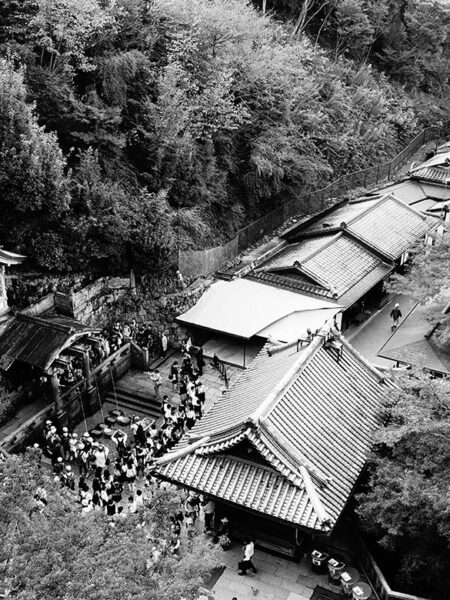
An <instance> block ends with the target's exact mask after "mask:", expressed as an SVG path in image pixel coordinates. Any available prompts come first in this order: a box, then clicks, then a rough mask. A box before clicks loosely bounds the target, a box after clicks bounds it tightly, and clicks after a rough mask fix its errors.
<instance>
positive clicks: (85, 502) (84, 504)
mask: <svg viewBox="0 0 450 600" xmlns="http://www.w3.org/2000/svg"><path fill="white" fill-rule="evenodd" d="M88 505H89V500H88V499H87V498H83V500H82V501H81V506H88Z"/></svg>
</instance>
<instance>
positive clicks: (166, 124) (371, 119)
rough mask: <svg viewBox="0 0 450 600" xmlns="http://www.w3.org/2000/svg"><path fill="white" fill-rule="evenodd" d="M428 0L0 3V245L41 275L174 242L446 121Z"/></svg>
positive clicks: (153, 260)
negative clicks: (24, 257)
mask: <svg viewBox="0 0 450 600" xmlns="http://www.w3.org/2000/svg"><path fill="white" fill-rule="evenodd" d="M449 15H450V10H449V8H448V6H447V7H446V5H445V4H444V3H442V2H438V1H437V0H436V1H431V0H404V1H402V2H398V1H396V0H367V1H360V0H320V1H319V0H303V3H301V2H300V3H299V2H297V1H294V0H273V1H272V0H267V1H266V0H257V1H256V0H255V2H254V4H247V3H246V2H245V1H244V0H214V1H212V2H211V1H208V0H190V1H189V2H186V0H151V1H147V0H77V1H76V2H75V1H74V0H21V1H17V0H0V188H1V190H2V196H1V208H2V219H1V222H0V240H1V243H2V245H4V246H5V247H7V248H8V249H16V250H19V251H22V252H23V253H25V254H27V255H28V256H29V257H30V259H31V260H30V262H29V263H28V264H31V262H34V264H35V265H36V266H37V267H38V268H39V269H42V270H43V271H50V272H51V271H55V272H75V271H77V272H80V271H82V272H90V273H92V274H96V273H98V272H103V273H105V272H114V273H118V272H124V271H126V270H127V269H128V268H129V267H134V268H135V269H137V270H138V271H139V270H140V271H141V272H142V271H150V272H161V271H165V270H170V269H171V268H172V267H173V264H174V255H175V250H176V249H177V248H202V247H208V246H211V245H216V244H218V243H221V242H222V241H224V240H227V239H230V237H231V236H232V235H233V233H234V232H235V231H236V230H237V229H238V228H239V227H240V226H242V225H243V224H245V223H247V222H249V221H251V220H252V219H254V218H257V217H258V216H260V215H262V214H265V213H266V212H268V211H269V210H271V209H273V208H274V207H276V206H278V205H280V204H281V203H283V202H285V201H287V200H289V199H291V198H293V197H295V196H298V195H299V194H301V193H302V191H305V190H311V189H315V188H318V187H320V186H322V185H324V184H326V182H328V181H330V180H332V179H335V178H337V177H338V176H339V175H340V174H343V173H346V172H351V171H354V170H357V169H361V168H364V167H365V166H368V165H372V164H375V163H377V162H378V161H380V160H384V159H386V158H387V157H392V156H393V155H395V153H396V152H397V151H398V150H399V149H400V148H402V147H403V146H404V145H405V144H406V143H407V142H408V141H409V140H410V139H411V137H412V136H413V135H414V133H416V132H418V131H419V130H420V129H421V128H422V127H424V126H426V125H428V124H429V123H435V122H437V121H439V120H442V119H445V118H446V110H447V102H448V97H447V92H448V82H449V73H450V54H449V48H448V44H447V41H448V32H449V31H450V28H449V23H450V19H449Z"/></svg>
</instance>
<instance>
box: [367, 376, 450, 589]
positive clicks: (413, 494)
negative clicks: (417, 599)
mask: <svg viewBox="0 0 450 600" xmlns="http://www.w3.org/2000/svg"><path fill="white" fill-rule="evenodd" d="M398 384H399V388H398V389H397V390H396V391H391V392H390V393H389V398H386V402H385V408H386V412H387V414H388V415H390V416H389V420H388V421H387V425H386V426H385V427H384V428H382V429H381V430H380V431H379V432H378V434H377V437H376V442H377V449H376V451H375V454H374V456H373V457H372V459H371V461H370V464H369V473H370V476H369V482H368V484H367V486H366V489H365V491H363V493H361V494H359V495H358V497H357V499H358V504H359V506H358V509H357V510H358V514H359V516H360V518H361V521H362V525H363V527H364V529H365V530H366V531H367V532H368V533H369V534H370V535H371V536H372V537H373V538H374V539H375V540H376V541H377V543H378V544H379V545H380V546H381V547H382V548H383V550H384V552H385V562H388V561H389V562H390V563H391V570H392V565H394V567H395V581H393V583H394V584H395V586H396V587H399V586H401V589H403V590H404V591H409V592H412V593H414V594H416V595H423V596H426V597H430V598H432V599H436V600H437V599H438V598H442V596H443V595H444V596H445V594H446V593H447V591H448V589H449V586H450V574H449V571H448V565H449V564H450V563H449V561H450V511H449V500H450V495H449V494H450V492H449V490H450V435H449V431H450V381H448V380H447V379H433V378H432V377H430V376H429V375H427V374H424V373H420V372H416V373H411V372H409V373H407V374H404V375H403V376H402V377H400V378H399V379H398Z"/></svg>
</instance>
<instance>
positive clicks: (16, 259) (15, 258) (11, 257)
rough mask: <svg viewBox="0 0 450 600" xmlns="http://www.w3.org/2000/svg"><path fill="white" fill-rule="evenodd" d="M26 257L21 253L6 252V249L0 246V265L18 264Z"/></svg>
mask: <svg viewBox="0 0 450 600" xmlns="http://www.w3.org/2000/svg"><path fill="white" fill-rule="evenodd" d="M25 259H26V256H24V255H23V254H15V253H14V252H8V251H7V250H3V248H0V265H6V266H7V267H10V266H11V265H20V264H22V263H23V261H24V260H25Z"/></svg>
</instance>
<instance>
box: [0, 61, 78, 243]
mask: <svg viewBox="0 0 450 600" xmlns="http://www.w3.org/2000/svg"><path fill="white" fill-rule="evenodd" d="M65 166H66V164H65V159H64V157H63V155H62V152H61V150H60V148H59V147H58V142H57V139H56V136H55V135H54V134H51V133H47V132H46V131H45V130H44V129H43V128H42V127H39V125H38V123H37V118H36V115H35V113H34V110H33V106H32V105H31V104H29V103H28V102H27V92H26V88H25V85H24V81H23V73H22V72H21V71H16V70H14V68H13V67H12V65H11V64H10V63H9V62H8V61H6V60H5V59H0V189H1V190H2V203H3V204H2V219H1V224H0V232H1V234H2V236H3V240H4V241H5V242H7V243H9V244H12V245H16V244H18V243H20V244H25V245H27V246H28V247H29V244H30V238H31V237H32V235H33V232H34V231H36V229H37V230H39V229H40V228H41V227H45V226H46V222H48V221H52V220H55V221H57V220H58V218H59V217H60V216H61V215H62V214H63V213H64V212H65V211H67V210H68V208H69V203H70V196H69V193H68V182H67V178H66V175H65Z"/></svg>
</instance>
